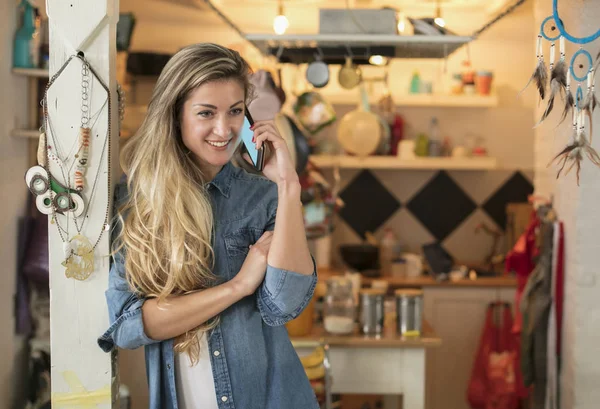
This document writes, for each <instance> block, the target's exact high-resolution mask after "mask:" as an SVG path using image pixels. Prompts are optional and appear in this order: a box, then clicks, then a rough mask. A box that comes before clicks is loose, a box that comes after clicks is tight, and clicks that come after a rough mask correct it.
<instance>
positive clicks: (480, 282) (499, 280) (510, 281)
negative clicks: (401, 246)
mask: <svg viewBox="0 0 600 409" xmlns="http://www.w3.org/2000/svg"><path fill="white" fill-rule="evenodd" d="M317 273H318V277H319V280H323V281H324V282H325V281H327V279H329V278H330V277H333V276H339V275H342V274H343V271H342V270H327V269H318V270H317ZM373 280H384V281H387V282H388V284H389V286H390V287H396V288H401V287H407V288H414V287H487V288H498V287H502V288H516V287H517V279H516V277H513V276H498V277H479V278H477V279H475V280H469V279H462V280H459V281H436V280H435V279H434V278H433V277H431V276H426V275H422V276H420V277H416V278H407V277H390V276H382V277H365V276H363V277H362V283H363V284H367V285H370V284H371V282H373Z"/></svg>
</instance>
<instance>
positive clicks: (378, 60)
mask: <svg viewBox="0 0 600 409" xmlns="http://www.w3.org/2000/svg"><path fill="white" fill-rule="evenodd" d="M387 62H388V59H387V58H386V57H384V56H382V55H372V56H370V57H369V64H371V65H385V64H387Z"/></svg>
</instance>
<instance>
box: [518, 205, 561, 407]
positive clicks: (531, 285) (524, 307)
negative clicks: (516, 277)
mask: <svg viewBox="0 0 600 409" xmlns="http://www.w3.org/2000/svg"><path fill="white" fill-rule="evenodd" d="M550 210H551V208H549V207H547V206H541V207H540V208H539V209H538V215H539V216H540V219H541V220H542V223H541V225H540V229H539V239H540V241H541V245H540V256H539V258H538V262H537V264H536V266H535V269H534V271H533V272H532V273H531V275H530V277H529V280H528V281H527V285H526V286H525V289H524V291H523V297H522V300H521V305H520V308H521V313H522V315H523V327H522V331H521V371H522V373H523V381H524V383H525V386H533V394H532V406H531V409H544V408H545V405H546V388H547V381H548V349H547V348H548V324H549V316H550V307H551V304H552V295H553V294H552V258H553V256H552V255H553V236H554V221H553V220H552V221H548V220H546V219H545V217H546V215H547V213H548V212H549V211H550ZM551 353H552V354H554V353H555V350H553V351H552V352H551Z"/></svg>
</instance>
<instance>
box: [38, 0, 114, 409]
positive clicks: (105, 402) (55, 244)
mask: <svg viewBox="0 0 600 409" xmlns="http://www.w3.org/2000/svg"><path fill="white" fill-rule="evenodd" d="M46 8H47V12H48V17H49V23H50V78H52V76H53V75H54V74H55V73H56V72H57V71H58V70H59V69H60V68H61V67H62V66H63V64H64V63H65V62H66V61H67V60H68V58H69V57H70V56H72V55H74V54H77V52H78V51H81V52H83V53H84V56H85V58H86V59H87V60H88V62H89V63H90V66H91V67H92V68H93V69H94V71H95V72H96V73H97V74H98V75H99V77H100V78H101V79H102V81H104V83H105V84H106V85H107V86H108V87H109V89H110V93H111V110H112V112H111V115H110V116H111V118H109V117H108V109H107V107H105V108H104V109H102V110H101V109H100V108H101V106H102V104H103V102H104V101H105V100H106V99H107V92H106V91H105V90H104V89H103V88H102V87H101V85H100V83H98V82H97V80H96V79H92V78H93V76H92V74H91V73H90V81H91V82H92V84H91V91H90V116H91V117H92V118H91V120H90V125H92V124H94V125H93V127H92V137H91V146H90V156H89V160H88V168H87V173H86V179H85V188H84V190H83V192H82V193H83V197H84V199H85V202H86V205H87V206H89V209H88V217H87V218H86V221H85V224H84V225H83V228H82V230H81V234H82V235H84V236H85V237H87V238H88V239H89V241H90V242H91V243H92V244H94V243H95V242H96V241H97V239H98V237H99V235H100V233H101V231H102V229H103V228H104V220H105V213H106V209H107V206H108V205H109V203H110V201H111V196H112V193H111V192H108V185H109V180H110V179H111V178H114V175H115V174H116V172H115V171H114V167H115V166H116V165H117V163H116V158H117V152H118V143H119V138H118V132H119V129H118V103H117V92H116V81H115V72H116V65H115V61H116V60H115V56H116V24H117V21H118V18H119V1H118V0H46ZM81 68H82V63H81V61H80V60H79V59H77V58H75V59H73V61H72V62H71V63H70V64H69V65H68V66H67V67H66V69H65V70H64V72H63V74H62V75H61V76H60V77H59V78H58V79H57V80H56V82H55V83H54V84H53V85H52V86H51V88H50V89H49V91H48V106H49V111H50V116H51V120H52V124H51V125H52V128H51V129H50V130H49V132H48V134H50V133H51V132H50V131H51V130H52V129H53V131H54V138H55V140H58V141H59V143H57V144H58V145H60V146H62V150H63V155H64V154H66V153H68V152H69V151H70V150H71V147H72V146H74V144H77V143H78V131H79V128H80V124H81V103H82V69H81ZM107 105H108V104H107ZM97 113H99V115H98V117H97V120H96V118H95V117H94V115H95V114H97ZM109 123H110V125H111V129H112V138H111V139H112V141H111V142H112V143H111V144H110V146H111V152H110V154H109V152H108V144H107V148H106V152H105V153H104V155H102V151H103V146H104V140H105V138H106V134H107V129H108V125H109ZM48 144H49V145H53V144H54V142H53V141H52V139H51V137H50V135H49V136H48ZM53 148H55V147H54V146H53ZM75 150H76V149H75ZM109 156H110V157H111V162H110V167H112V168H113V169H109ZM50 171H51V173H52V175H54V176H55V178H57V179H58V180H59V181H61V182H62V183H65V181H64V180H63V176H62V175H61V170H60V168H59V166H58V165H57V164H56V162H53V161H50ZM71 175H72V172H71ZM96 175H97V177H98V179H97V184H96V189H95V193H94V195H93V198H92V201H91V202H90V197H91V196H92V186H93V183H94V180H95V178H96ZM71 177H72V176H71ZM111 186H114V183H111ZM51 219H52V218H51V217H50V218H49V247H50V298H51V303H50V316H51V351H52V408H53V409H60V408H75V407H76V408H85V409H96V408H103V409H104V408H112V407H113V406H114V407H116V401H117V396H118V376H117V367H116V362H117V357H116V353H115V354H113V355H111V354H106V353H104V352H103V351H102V350H101V349H100V348H99V347H98V344H97V341H96V340H97V338H98V336H100V335H101V334H102V333H103V331H104V330H105V329H106V328H107V326H108V312H107V307H106V301H105V296H104V291H105V290H106V288H107V285H108V271H109V258H108V254H109V241H110V237H109V236H110V234H109V233H110V232H108V231H104V233H103V235H102V237H101V239H100V241H99V243H98V245H97V247H96V249H95V251H94V271H93V272H92V274H91V275H90V276H89V277H88V278H87V279H85V280H83V281H80V280H76V279H74V278H68V277H67V276H66V275H65V267H64V266H63V265H62V264H61V263H62V262H63V261H64V260H65V253H64V249H63V241H62V239H61V237H60V235H59V233H58V228H57V225H56V223H52V222H51ZM57 219H58V221H59V223H60V224H61V226H62V227H63V228H67V226H68V237H69V238H72V237H73V236H75V235H76V234H77V233H78V232H77V230H76V228H75V225H74V223H73V217H72V216H71V217H70V218H69V221H68V223H67V217H66V216H63V215H58V216H57ZM79 225H80V227H81V219H80V222H79ZM63 236H66V234H65V233H63Z"/></svg>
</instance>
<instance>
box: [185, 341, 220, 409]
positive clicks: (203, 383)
mask: <svg viewBox="0 0 600 409" xmlns="http://www.w3.org/2000/svg"><path fill="white" fill-rule="evenodd" d="M216 353H217V351H215V354H216ZM175 385H176V388H177V404H178V405H177V406H178V407H179V408H180V409H218V405H217V394H216V392H215V381H214V378H213V373H212V364H211V362H210V349H209V348H208V341H207V339H206V334H205V333H203V334H202V335H201V336H200V360H199V361H198V363H197V364H196V365H194V366H192V365H191V361H190V356H189V355H188V353H187V352H184V353H179V354H178V353H175Z"/></svg>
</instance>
